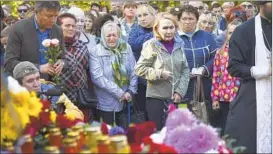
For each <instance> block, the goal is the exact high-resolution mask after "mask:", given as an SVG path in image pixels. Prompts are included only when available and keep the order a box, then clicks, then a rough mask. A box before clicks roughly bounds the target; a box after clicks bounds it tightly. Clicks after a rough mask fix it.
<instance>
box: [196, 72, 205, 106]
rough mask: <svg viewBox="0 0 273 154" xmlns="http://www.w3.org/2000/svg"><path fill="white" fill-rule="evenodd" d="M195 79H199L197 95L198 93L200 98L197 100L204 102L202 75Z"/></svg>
mask: <svg viewBox="0 0 273 154" xmlns="http://www.w3.org/2000/svg"><path fill="white" fill-rule="evenodd" d="M197 80H198V81H199V86H198V87H199V91H198V95H199V97H200V96H201V100H200V99H199V101H200V102H204V101H205V100H206V99H205V94H204V85H203V81H202V76H198V77H197Z"/></svg>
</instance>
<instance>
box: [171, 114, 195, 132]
mask: <svg viewBox="0 0 273 154" xmlns="http://www.w3.org/2000/svg"><path fill="white" fill-rule="evenodd" d="M196 122H197V120H196V118H195V116H194V115H193V114H192V113H191V112H190V111H189V110H188V109H176V110H174V111H172V112H171V113H170V114H169V115H168V118H167V120H166V127H167V133H168V132H169V131H172V130H174V129H175V128H176V127H177V126H181V125H185V126H186V127H192V126H193V125H195V124H196Z"/></svg>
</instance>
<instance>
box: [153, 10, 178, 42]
mask: <svg viewBox="0 0 273 154" xmlns="http://www.w3.org/2000/svg"><path fill="white" fill-rule="evenodd" d="M162 19H168V20H171V21H172V22H173V24H174V26H175V28H176V29H177V28H178V22H177V21H176V19H175V17H174V16H173V15H172V14H171V13H169V12H161V13H159V14H157V16H156V18H155V22H154V26H153V32H154V36H155V37H156V38H157V39H159V40H161V39H162V38H161V36H160V34H159V33H158V31H157V28H158V25H159V22H160V20H162Z"/></svg>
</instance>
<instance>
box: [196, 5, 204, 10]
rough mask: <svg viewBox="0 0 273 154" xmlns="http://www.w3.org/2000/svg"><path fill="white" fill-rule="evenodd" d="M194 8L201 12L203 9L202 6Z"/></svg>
mask: <svg viewBox="0 0 273 154" xmlns="http://www.w3.org/2000/svg"><path fill="white" fill-rule="evenodd" d="M194 8H196V9H197V10H203V9H204V7H203V6H199V7H194Z"/></svg>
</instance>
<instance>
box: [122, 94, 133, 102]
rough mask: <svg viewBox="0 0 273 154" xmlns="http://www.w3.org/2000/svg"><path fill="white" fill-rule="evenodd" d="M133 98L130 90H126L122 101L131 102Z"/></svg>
mask: <svg viewBox="0 0 273 154" xmlns="http://www.w3.org/2000/svg"><path fill="white" fill-rule="evenodd" d="M131 100H132V96H131V94H130V93H129V92H125V93H124V94H123V95H122V96H121V101H127V102H130V101H131Z"/></svg>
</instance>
